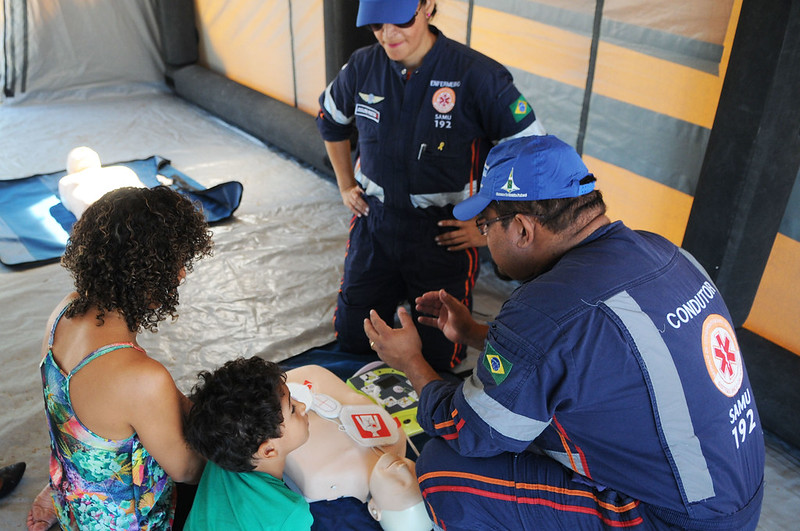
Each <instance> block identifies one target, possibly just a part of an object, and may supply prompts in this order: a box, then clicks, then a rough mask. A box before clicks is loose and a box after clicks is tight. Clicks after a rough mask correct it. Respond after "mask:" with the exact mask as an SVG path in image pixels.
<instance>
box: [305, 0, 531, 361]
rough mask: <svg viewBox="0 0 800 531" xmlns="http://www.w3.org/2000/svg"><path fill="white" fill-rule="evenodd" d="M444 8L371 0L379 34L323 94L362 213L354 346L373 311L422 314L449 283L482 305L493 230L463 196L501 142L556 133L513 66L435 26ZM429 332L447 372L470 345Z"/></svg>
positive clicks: (362, 342) (428, 1)
mask: <svg viewBox="0 0 800 531" xmlns="http://www.w3.org/2000/svg"><path fill="white" fill-rule="evenodd" d="M435 13H436V0H423V1H422V2H418V0H361V1H360V3H359V9H358V17H357V25H358V26H365V25H367V26H369V28H370V30H372V32H373V33H374V35H375V38H376V40H377V43H376V44H373V45H371V46H367V47H365V48H361V49H359V50H357V51H356V52H355V53H354V54H353V55H352V56H351V57H350V60H349V61H348V62H347V64H346V65H345V66H344V67H342V70H341V71H340V72H339V74H338V75H337V76H336V78H335V79H334V80H333V81H332V82H331V84H330V85H328V87H327V88H326V89H325V91H324V92H323V93H322V95H321V96H320V107H321V108H320V112H319V116H318V117H317V126H318V128H319V130H320V133H321V134H322V137H323V139H324V140H325V147H326V150H327V152H328V156H329V157H330V160H331V163H332V165H333V169H334V172H335V173H336V180H337V183H338V185H339V190H340V192H341V194H342V201H343V202H344V205H345V206H346V207H347V208H348V209H350V211H351V212H352V213H353V219H352V222H351V228H350V240H349V242H348V247H347V253H346V257H345V265H344V276H343V278H342V286H341V289H340V291H339V297H338V302H337V308H336V314H335V317H334V325H335V328H336V334H337V339H338V341H339V345H340V348H341V349H342V350H344V351H346V352H353V353H365V354H366V353H369V352H370V345H369V343H368V339H367V338H366V336H365V334H364V329H363V325H364V319H365V318H367V317H368V315H369V311H370V310H372V309H374V310H376V311H377V312H378V314H379V315H380V316H381V317H382V318H383V319H384V320H388V321H390V320H391V319H392V318H393V314H394V312H395V310H396V308H397V305H398V304H400V303H402V302H404V301H410V302H411V303H412V304H411V308H412V312H415V311H416V310H414V304H413V302H414V300H415V299H416V297H418V296H420V295H422V294H423V293H425V292H426V291H430V290H432V289H439V288H445V289H446V290H447V291H448V293H452V294H453V295H454V296H455V297H456V298H458V299H459V300H461V301H463V302H464V303H465V304H467V306H469V307H470V308H471V304H472V288H473V286H474V285H475V280H476V279H477V276H478V269H479V265H478V253H477V249H476V246H480V245H485V238H484V237H482V236H481V234H480V232H479V231H478V230H477V227H475V224H474V223H473V222H472V221H467V222H459V221H457V220H455V219H453V215H452V210H453V205H454V204H457V203H458V202H460V201H462V200H464V199H466V198H467V197H469V196H471V195H473V194H475V193H477V191H478V187H479V185H480V177H481V172H482V168H483V161H484V159H485V157H486V154H487V153H488V151H489V149H490V148H491V147H492V146H493V145H495V144H496V143H498V142H502V141H504V140H508V139H509V138H514V137H519V136H527V135H539V134H544V133H545V131H544V128H543V127H542V126H541V124H540V123H539V122H538V121H537V120H536V116H535V115H534V113H533V110H532V108H531V106H530V105H529V104H528V102H527V101H526V100H525V98H524V96H522V94H520V92H519V90H517V88H516V87H515V86H514V82H513V79H512V77H511V74H510V73H509V72H508V70H507V69H506V68H505V67H503V66H502V65H501V64H499V63H498V62H496V61H494V60H492V59H490V58H488V57H486V56H485V55H483V54H480V53H478V52H476V51H474V50H472V49H470V48H468V47H466V46H464V45H462V44H460V43H457V42H455V41H452V40H450V39H448V38H447V37H445V36H444V35H443V34H442V33H441V32H440V31H439V30H438V29H437V28H436V27H435V26H433V25H431V24H430V22H431V19H432V17H433V16H434V15H435ZM353 128H355V129H357V130H358V158H357V160H356V163H355V165H354V164H353V163H352V159H351V155H350V137H351V135H352V133H353ZM509 192H510V193H513V190H510V191H509ZM416 317H417V316H416V315H415V319H416ZM390 322H391V321H390ZM419 332H420V335H421V338H422V345H423V353H424V355H425V357H426V359H427V360H428V361H429V362H430V363H431V365H432V366H433V367H434V368H435V369H437V370H448V369H451V368H453V367H454V366H455V365H457V364H458V363H459V362H460V361H461V360H463V358H464V355H465V351H466V347H465V346H464V345H457V344H453V343H451V342H450V341H449V340H447V338H445V337H444V335H443V334H442V333H441V332H440V331H439V330H437V329H435V328H431V327H424V326H423V327H420V328H419Z"/></svg>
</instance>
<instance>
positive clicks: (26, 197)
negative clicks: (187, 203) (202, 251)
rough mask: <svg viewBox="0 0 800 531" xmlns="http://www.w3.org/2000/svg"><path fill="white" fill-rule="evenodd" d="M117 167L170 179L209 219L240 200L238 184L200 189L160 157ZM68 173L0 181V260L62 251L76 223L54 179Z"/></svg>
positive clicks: (152, 181) (13, 261)
mask: <svg viewBox="0 0 800 531" xmlns="http://www.w3.org/2000/svg"><path fill="white" fill-rule="evenodd" d="M115 165H119V166H127V167H129V168H130V169H132V170H133V171H135V172H136V174H137V175H138V176H139V179H141V181H142V182H143V183H144V184H145V186H149V187H155V186H159V185H160V184H161V183H160V182H159V181H158V179H157V178H156V175H159V174H160V175H163V176H164V177H167V178H168V179H172V180H173V182H174V184H173V185H172V186H171V187H172V188H174V189H176V190H177V191H178V192H180V193H182V194H184V195H186V196H189V197H190V198H192V200H194V201H195V202H197V203H199V204H200V205H202V208H203V212H204V213H205V216H206V219H207V220H208V221H209V223H213V222H216V221H222V220H224V219H226V218H229V217H230V216H231V215H233V212H234V211H235V210H236V209H237V208H238V207H239V203H240V202H241V199H242V185H241V183H239V182H236V181H230V182H225V183H222V184H219V185H217V186H214V187H212V188H204V187H203V186H201V185H200V184H199V183H198V182H197V181H194V180H193V179H191V178H189V177H188V176H186V175H185V174H183V173H181V172H179V171H178V170H176V169H175V168H173V167H172V165H171V164H170V161H169V160H167V159H164V158H162V157H159V156H152V157H150V158H148V159H143V160H134V161H129V162H120V163H117V164H115ZM66 173H67V172H66V170H64V171H59V172H55V173H49V174H46V175H33V176H31V177H23V178H21V179H11V180H6V181H0V262H2V263H4V264H6V265H21V264H31V263H35V262H48V261H52V260H55V259H57V258H59V257H60V256H61V255H62V254H63V252H64V247H65V246H66V244H67V238H68V237H69V232H70V229H71V228H72V224H73V223H75V221H76V220H75V216H73V215H72V213H71V212H70V211H69V210H67V209H66V208H64V205H62V204H61V199H60V198H59V196H58V181H59V179H61V178H62V177H64V175H66Z"/></svg>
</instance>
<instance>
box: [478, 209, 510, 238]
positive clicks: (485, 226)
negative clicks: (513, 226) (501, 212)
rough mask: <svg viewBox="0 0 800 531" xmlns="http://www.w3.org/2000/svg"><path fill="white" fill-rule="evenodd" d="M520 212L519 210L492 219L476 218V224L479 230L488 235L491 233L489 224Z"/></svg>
mask: <svg viewBox="0 0 800 531" xmlns="http://www.w3.org/2000/svg"><path fill="white" fill-rule="evenodd" d="M517 214H519V212H514V213H513V214H506V215H505V216H497V217H496V218H492V219H481V218H478V219H476V220H475V226H477V227H478V230H479V231H480V232H481V234H482V235H484V236H486V235H487V234H488V233H489V225H491V224H492V223H497V222H498V221H501V220H504V219H508V218H513V217H514V216H516V215H517Z"/></svg>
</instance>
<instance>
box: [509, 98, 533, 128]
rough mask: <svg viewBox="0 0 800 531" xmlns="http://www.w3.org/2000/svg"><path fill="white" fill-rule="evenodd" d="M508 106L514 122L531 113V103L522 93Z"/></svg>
mask: <svg viewBox="0 0 800 531" xmlns="http://www.w3.org/2000/svg"><path fill="white" fill-rule="evenodd" d="M508 108H509V109H510V110H511V115H512V116H513V117H514V121H515V122H519V121H520V120H522V119H523V118H525V117H526V116H528V115H529V114H530V113H531V104H530V103H528V100H526V99H525V96H523V95H522V94H520V96H519V98H517V101H515V102H514V103H512V104H511V105H509V106H508Z"/></svg>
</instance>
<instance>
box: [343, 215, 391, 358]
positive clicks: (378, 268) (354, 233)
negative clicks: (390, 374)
mask: <svg viewBox="0 0 800 531" xmlns="http://www.w3.org/2000/svg"><path fill="white" fill-rule="evenodd" d="M373 213H374V211H373ZM370 221H372V220H369V218H368V217H362V218H358V217H355V216H354V217H353V221H352V224H351V227H350V240H349V241H348V243H347V254H346V256H345V261H344V276H343V277H342V286H341V288H340V289H339V295H338V300H337V304H336V314H335V315H334V323H333V324H334V328H335V330H336V338H337V340H338V342H339V346H340V348H341V349H342V350H344V351H345V352H351V353H353V354H370V353H373V351H372V349H370V347H369V340H368V339H367V336H366V334H365V333H364V319H366V318H367V317H369V311H370V310H372V309H374V310H375V311H377V312H378V315H380V316H381V318H382V319H383V320H384V321H386V322H387V323H389V324H390V325H391V324H392V323H393V321H394V313H395V310H396V309H397V305H398V303H399V302H400V301H401V300H402V299H403V297H404V294H405V286H404V285H403V281H402V277H401V275H400V272H399V270H398V269H397V264H396V263H394V261H392V260H391V259H390V258H389V257H388V256H387V255H386V253H385V252H384V249H383V248H382V245H381V242H379V241H376V239H375V238H374V235H373V232H372V231H371V230H370Z"/></svg>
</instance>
